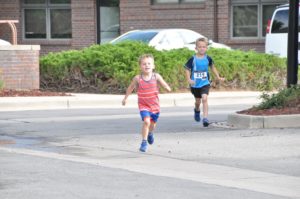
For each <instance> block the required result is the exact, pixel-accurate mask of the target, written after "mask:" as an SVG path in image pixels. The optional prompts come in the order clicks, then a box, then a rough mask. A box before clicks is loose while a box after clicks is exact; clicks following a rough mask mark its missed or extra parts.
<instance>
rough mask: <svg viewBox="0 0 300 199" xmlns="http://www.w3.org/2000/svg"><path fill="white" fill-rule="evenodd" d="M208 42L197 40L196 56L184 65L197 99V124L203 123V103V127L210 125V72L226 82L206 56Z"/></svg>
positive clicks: (195, 111)
mask: <svg viewBox="0 0 300 199" xmlns="http://www.w3.org/2000/svg"><path fill="white" fill-rule="evenodd" d="M207 47H208V41H207V39H206V38H199V39H197V40H196V47H195V49H196V54H195V55H194V56H193V57H191V58H190V59H189V60H188V61H187V63H186V64H185V65H184V67H185V69H186V70H185V71H186V78H187V80H188V82H189V84H190V87H191V92H192V94H193V95H194V97H195V109H194V119H195V120H196V121H197V122H200V121H201V117H200V104H201V102H202V108H203V120H202V121H203V126H204V127H207V126H208V125H209V121H208V118H207V116H208V102H207V97H208V93H209V88H210V81H209V71H208V67H210V68H211V70H212V72H213V73H214V75H215V76H216V78H217V80H220V81H224V78H223V77H220V76H219V72H218V71H217V69H216V67H215V66H214V63H213V60H212V58H211V57H209V56H208V55H207V54H206V51H207Z"/></svg>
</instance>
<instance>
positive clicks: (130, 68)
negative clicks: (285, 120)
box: [40, 42, 286, 93]
mask: <svg viewBox="0 0 300 199" xmlns="http://www.w3.org/2000/svg"><path fill="white" fill-rule="evenodd" d="M144 53H152V54H153V55H154V57H155V65H156V71H157V72H159V73H160V74H161V75H162V76H163V77H164V79H165V80H166V81H167V82H168V83H169V84H170V85H171V87H172V89H173V90H175V91H176V90H181V89H186V88H187V87H188V85H187V81H186V80H185V72H184V68H183V65H184V64H185V63H186V61H187V60H188V59H189V58H190V57H191V56H192V55H193V54H194V52H193V51H190V50H188V49H176V50H171V51H162V52H161V51H157V50H155V49H154V48H152V47H149V46H147V45H146V44H144V43H139V42H124V43H120V44H117V45H111V44H104V45H93V46H91V47H89V48H85V49H82V50H70V51H64V52H61V53H50V54H48V55H46V56H43V57H41V59H40V71H41V89H47V90H56V91H64V92H95V93H124V92H125V89H126V88H127V86H128V85H129V82H130V81H131V79H132V77H133V76H134V75H136V74H138V73H139V66H138V62H137V60H138V57H139V56H140V55H142V54H144ZM208 55H210V56H211V57H212V58H213V60H214V62H215V65H216V67H217V69H218V71H219V72H220V74H221V76H223V77H225V78H226V81H225V82H224V83H223V84H221V86H222V87H225V88H229V89H232V88H235V89H247V90H274V89H278V88H281V87H283V86H284V85H285V83H286V80H285V78H286V60H285V59H281V58H278V57H275V56H271V55H266V54H261V53H256V52H254V51H249V52H243V51H239V50H225V49H209V51H208ZM212 80H213V78H212ZM214 85H215V84H214ZM219 86H220V85H219Z"/></svg>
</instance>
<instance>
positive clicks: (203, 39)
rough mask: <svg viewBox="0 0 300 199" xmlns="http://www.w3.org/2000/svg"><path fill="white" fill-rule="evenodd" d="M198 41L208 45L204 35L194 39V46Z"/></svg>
mask: <svg viewBox="0 0 300 199" xmlns="http://www.w3.org/2000/svg"><path fill="white" fill-rule="evenodd" d="M200 41H202V42H205V43H206V45H208V39H207V38H206V37H200V38H198V39H196V42H195V44H196V46H197V43H198V42H200Z"/></svg>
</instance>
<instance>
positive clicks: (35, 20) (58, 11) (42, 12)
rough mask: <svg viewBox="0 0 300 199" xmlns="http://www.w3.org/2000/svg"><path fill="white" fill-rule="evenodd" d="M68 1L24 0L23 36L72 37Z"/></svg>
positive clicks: (31, 37) (38, 37)
mask: <svg viewBox="0 0 300 199" xmlns="http://www.w3.org/2000/svg"><path fill="white" fill-rule="evenodd" d="M70 3H71V0H24V1H23V15H24V38H25V39H69V38H72V27H71V6H70Z"/></svg>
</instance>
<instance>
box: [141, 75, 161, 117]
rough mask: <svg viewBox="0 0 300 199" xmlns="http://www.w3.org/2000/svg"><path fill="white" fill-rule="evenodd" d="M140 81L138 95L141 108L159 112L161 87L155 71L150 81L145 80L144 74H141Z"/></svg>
mask: <svg viewBox="0 0 300 199" xmlns="http://www.w3.org/2000/svg"><path fill="white" fill-rule="evenodd" d="M138 81H139V82H138V89H137V95H138V105H139V110H140V111H149V112H151V113H159V112H160V107H159V98H158V93H159V88H158V85H157V80H156V75H155V73H153V75H152V77H151V79H150V80H148V81H146V80H144V79H143V77H142V75H140V77H139V80H138Z"/></svg>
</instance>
